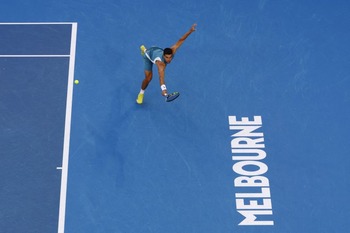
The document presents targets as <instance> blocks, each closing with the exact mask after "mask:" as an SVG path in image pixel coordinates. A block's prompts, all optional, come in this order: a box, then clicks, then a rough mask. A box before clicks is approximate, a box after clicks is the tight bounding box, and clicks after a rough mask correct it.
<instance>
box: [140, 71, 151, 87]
mask: <svg viewBox="0 0 350 233" xmlns="http://www.w3.org/2000/svg"><path fill="white" fill-rule="evenodd" d="M152 77H153V74H152V71H149V70H145V79H144V80H143V81H142V85H141V90H146V88H147V87H148V84H149V83H150V82H151V81H152Z"/></svg>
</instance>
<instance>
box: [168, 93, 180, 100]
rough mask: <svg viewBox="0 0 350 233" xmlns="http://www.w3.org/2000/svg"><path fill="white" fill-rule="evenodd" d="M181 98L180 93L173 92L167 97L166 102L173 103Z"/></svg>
mask: <svg viewBox="0 0 350 233" xmlns="http://www.w3.org/2000/svg"><path fill="white" fill-rule="evenodd" d="M179 96H180V92H173V93H171V94H169V95H168V96H167V98H166V99H165V101H166V102H171V101H173V100H175V99H176V98H177V97H179Z"/></svg>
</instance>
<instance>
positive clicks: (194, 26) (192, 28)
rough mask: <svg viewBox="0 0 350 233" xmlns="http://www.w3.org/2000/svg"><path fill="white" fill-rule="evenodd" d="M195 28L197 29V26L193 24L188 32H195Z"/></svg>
mask: <svg viewBox="0 0 350 233" xmlns="http://www.w3.org/2000/svg"><path fill="white" fill-rule="evenodd" d="M196 27H197V24H196V23H195V24H193V25H192V27H191V29H190V32H194V31H196Z"/></svg>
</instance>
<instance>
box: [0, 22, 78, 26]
mask: <svg viewBox="0 0 350 233" xmlns="http://www.w3.org/2000/svg"><path fill="white" fill-rule="evenodd" d="M28 24H30V25H32V24H36V25H41V24H75V23H74V22H51V23H50V22H32V23H31V22H26V23H23V22H21V23H20V22H18V23H16V22H11V23H10V22H9V23H0V25H28Z"/></svg>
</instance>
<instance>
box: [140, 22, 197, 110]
mask: <svg viewBox="0 0 350 233" xmlns="http://www.w3.org/2000/svg"><path fill="white" fill-rule="evenodd" d="M196 26H197V24H193V25H192V27H191V28H190V30H189V31H188V32H186V33H185V34H184V35H183V36H182V37H181V38H180V39H179V40H178V41H177V42H176V43H175V44H174V45H173V46H171V47H170V48H165V49H162V48H159V47H150V48H149V49H146V47H145V46H144V45H141V47H140V49H141V55H142V56H143V59H144V63H145V67H144V71H145V79H144V80H143V81H142V84H141V90H140V93H139V94H138V96H137V99H136V102H137V103H138V104H142V103H143V97H144V93H145V90H146V88H147V86H148V84H149V83H150V82H151V81H152V77H153V73H152V68H153V64H155V65H156V66H157V68H158V75H159V83H160V89H161V90H162V95H163V96H164V97H165V100H166V101H167V102H169V101H172V100H174V99H176V98H177V97H178V95H179V93H178V92H174V93H171V94H168V90H167V87H166V86H165V81H164V73H165V68H166V66H167V64H169V63H170V62H171V61H172V60H173V58H174V55H175V53H176V51H177V50H178V48H179V47H180V46H181V45H182V43H183V42H184V41H185V40H186V39H187V37H188V36H189V35H190V34H191V33H192V32H194V31H195V30H196Z"/></svg>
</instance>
